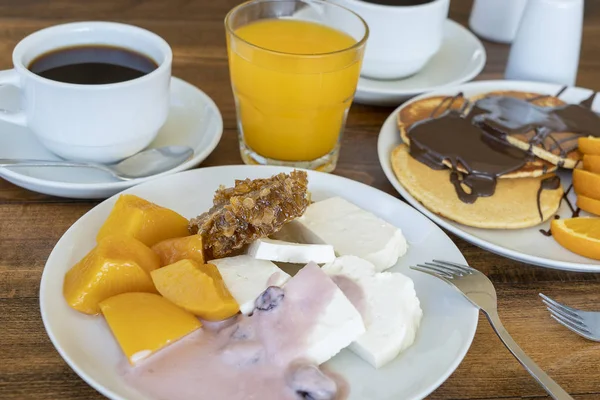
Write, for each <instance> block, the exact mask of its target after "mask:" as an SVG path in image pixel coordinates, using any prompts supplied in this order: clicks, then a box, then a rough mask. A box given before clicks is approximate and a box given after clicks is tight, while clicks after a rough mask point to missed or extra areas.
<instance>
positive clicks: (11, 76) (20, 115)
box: [0, 69, 27, 126]
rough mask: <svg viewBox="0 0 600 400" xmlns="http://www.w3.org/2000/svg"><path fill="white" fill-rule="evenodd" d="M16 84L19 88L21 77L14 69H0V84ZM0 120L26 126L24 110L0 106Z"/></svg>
mask: <svg viewBox="0 0 600 400" xmlns="http://www.w3.org/2000/svg"><path fill="white" fill-rule="evenodd" d="M6 85H10V86H16V87H18V88H21V78H20V77H19V75H18V74H17V71H16V70H15V69H7V70H4V71H0V86H6ZM0 120H2V121H6V122H9V123H11V124H15V125H21V126H27V120H26V118H25V111H23V110H19V111H14V112H13V111H9V110H5V109H3V108H0Z"/></svg>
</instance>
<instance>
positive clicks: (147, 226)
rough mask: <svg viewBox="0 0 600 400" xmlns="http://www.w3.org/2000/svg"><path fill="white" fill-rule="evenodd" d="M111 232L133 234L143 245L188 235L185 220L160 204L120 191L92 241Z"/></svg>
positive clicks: (100, 238) (151, 244) (98, 240)
mask: <svg viewBox="0 0 600 400" xmlns="http://www.w3.org/2000/svg"><path fill="white" fill-rule="evenodd" d="M114 234H125V235H130V236H133V237H134V238H136V239H138V240H139V241H140V242H142V243H144V244H145V245H146V246H150V247H151V246H154V245H155V244H156V243H158V242H160V241H162V240H165V239H171V238H174V237H181V236H187V235H189V234H190V233H189V231H188V220H187V219H186V218H184V217H182V216H181V215H179V214H177V213H176V212H175V211H173V210H169V209H168V208H164V207H161V206H159V205H156V204H154V203H151V202H149V201H147V200H144V199H142V198H141V197H138V196H134V195H132V194H124V195H121V196H120V197H119V199H118V200H117V202H116V203H115V205H114V207H113V209H112V211H111V212H110V215H109V216H108V218H107V219H106V221H105V222H104V224H103V225H102V227H101V228H100V231H99V232H98V235H97V236H96V241H97V242H100V240H102V238H104V237H106V236H110V235H114Z"/></svg>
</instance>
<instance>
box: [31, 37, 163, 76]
mask: <svg viewBox="0 0 600 400" xmlns="http://www.w3.org/2000/svg"><path fill="white" fill-rule="evenodd" d="M156 68H158V65H157V64H156V62H155V61H154V60H152V59H151V58H149V57H148V56H145V55H143V54H140V53H137V52H135V51H132V50H128V49H124V48H121V47H111V46H101V45H93V46H80V47H65V48H62V49H56V50H53V51H51V52H48V53H45V54H42V55H41V56H39V57H37V58H36V59H34V60H33V61H32V62H31V64H29V70H30V71H31V72H33V73H34V74H37V75H39V76H42V77H44V78H48V79H52V80H53V81H58V82H65V83H77V84H81V85H102V84H107V83H117V82H124V81H129V80H131V79H135V78H139V77H141V76H144V75H146V74H149V73H150V72H152V71H154V70H155V69H156Z"/></svg>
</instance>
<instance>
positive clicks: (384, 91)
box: [354, 19, 486, 106]
mask: <svg viewBox="0 0 600 400" xmlns="http://www.w3.org/2000/svg"><path fill="white" fill-rule="evenodd" d="M399 40H407V39H405V38H402V39H399ZM408 40H409V39H408ZM368 45H369V44H368V43H367V46H368ZM485 60H486V54H485V48H484V47H483V44H482V43H481V42H480V41H479V39H477V37H476V36H475V35H473V34H472V33H471V32H470V31H469V30H468V29H467V28H465V27H464V26H462V25H461V24H459V23H457V22H454V21H452V20H450V19H449V20H446V25H445V27H444V39H443V41H442V46H441V48H440V50H439V51H438V52H437V54H436V55H435V56H433V57H432V58H431V60H430V61H429V62H428V63H427V65H426V66H425V67H424V68H423V69H422V70H421V71H419V72H417V73H416V74H415V75H412V76H410V77H408V78H404V79H397V80H377V79H369V78H365V77H360V79H359V81H358V87H357V88H356V95H355V96H354V101H355V102H356V103H360V104H371V105H376V106H397V105H398V104H400V103H402V102H403V101H405V100H406V99H409V98H411V97H414V96H416V95H418V94H421V93H425V92H430V91H432V90H437V89H440V88H441V87H444V86H454V85H458V84H460V83H463V82H468V81H470V80H472V79H473V78H475V77H476V76H477V75H479V73H480V72H481V70H482V69H483V67H484V66H485Z"/></svg>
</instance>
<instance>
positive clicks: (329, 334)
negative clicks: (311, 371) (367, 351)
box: [281, 263, 365, 364]
mask: <svg viewBox="0 0 600 400" xmlns="http://www.w3.org/2000/svg"><path fill="white" fill-rule="evenodd" d="M315 288H317V289H318V292H319V293H314V290H315ZM283 289H284V291H285V293H286V297H285V298H284V302H289V303H291V306H292V307H290V308H291V310H293V314H294V315H288V316H286V317H285V319H283V320H282V321H281V328H282V330H283V331H285V325H288V324H289V325H290V326H294V325H295V324H298V322H299V321H302V320H304V318H303V316H302V315H300V314H301V313H303V312H304V311H305V310H307V309H309V308H310V306H308V304H307V303H306V301H307V299H309V298H311V296H312V299H313V300H312V301H317V302H319V303H320V302H322V301H326V302H327V303H326V304H319V308H321V309H322V310H321V312H319V313H318V315H314V316H310V317H311V323H310V325H311V329H310V331H309V332H308V335H307V338H306V341H305V344H304V346H303V347H304V349H303V350H302V352H301V354H298V356H300V357H301V358H305V359H308V360H311V361H313V362H315V363H316V364H322V363H324V362H326V361H327V360H329V359H331V358H332V357H333V356H335V355H336V354H337V353H339V352H340V351H341V350H342V349H344V348H346V347H348V345H350V343H352V342H353V341H354V340H356V339H357V338H358V337H359V336H361V335H362V334H363V333H364V332H365V326H364V323H363V320H362V317H361V315H360V313H359V312H358V310H357V309H356V308H355V307H354V306H353V305H352V303H351V302H350V300H348V298H347V297H346V296H345V295H344V293H343V292H342V291H341V290H340V289H339V288H338V287H337V286H336V284H335V283H334V282H333V281H332V279H331V278H330V277H329V276H327V275H326V274H325V273H324V272H323V271H322V270H321V269H320V268H319V266H318V265H317V264H315V263H309V264H307V265H306V266H305V267H304V268H302V269H301V270H300V271H299V272H298V273H297V274H296V275H295V276H294V277H293V278H292V279H290V281H289V282H288V283H287V284H286V285H285V286H284V287H283ZM311 290H312V291H313V292H311ZM323 292H330V294H328V295H327V296H326V298H324V299H318V297H319V294H320V293H323ZM315 299H317V300H315ZM288 328H289V326H288ZM296 329H300V330H301V329H303V328H302V327H300V326H297V327H296ZM292 351H293V349H292Z"/></svg>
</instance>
